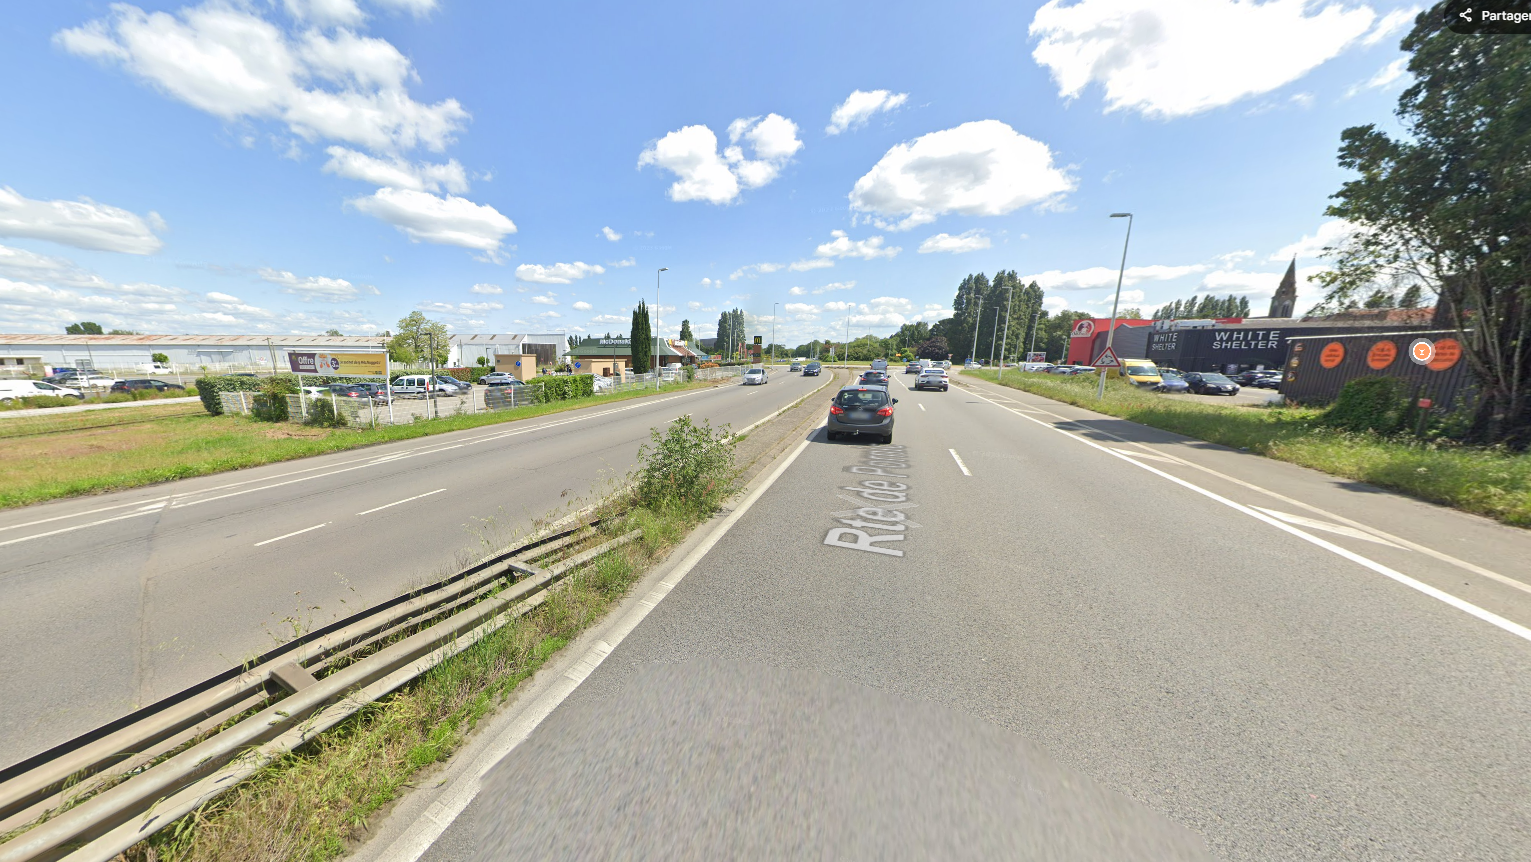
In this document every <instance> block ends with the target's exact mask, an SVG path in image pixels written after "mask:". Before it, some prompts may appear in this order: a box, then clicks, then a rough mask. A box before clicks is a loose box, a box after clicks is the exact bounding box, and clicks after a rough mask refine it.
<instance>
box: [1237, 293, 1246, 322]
mask: <svg viewBox="0 0 1531 862" xmlns="http://www.w3.org/2000/svg"><path fill="white" fill-rule="evenodd" d="M1248 316H1249V297H1247V296H1241V297H1239V309H1238V314H1236V315H1235V317H1248Z"/></svg>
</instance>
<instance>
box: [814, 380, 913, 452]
mask: <svg viewBox="0 0 1531 862" xmlns="http://www.w3.org/2000/svg"><path fill="white" fill-rule="evenodd" d="M897 403H898V399H897V398H890V397H889V396H888V390H886V389H884V388H883V387H881V386H847V387H845V388H844V389H841V390H840V391H839V392H837V393H835V397H834V399H833V400H831V401H830V402H829V422H828V425H827V429H828V431H829V439H831V440H838V439H840V438H841V437H844V436H852V437H859V436H861V435H863V434H865V435H867V436H868V437H878V438H881V439H882V442H884V443H892V442H893V405H895V404H897Z"/></svg>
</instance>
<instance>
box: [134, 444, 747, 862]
mask: <svg viewBox="0 0 1531 862" xmlns="http://www.w3.org/2000/svg"><path fill="white" fill-rule="evenodd" d="M735 448H736V446H735V441H734V438H733V437H731V436H730V435H729V434H728V433H727V428H720V429H713V428H711V427H710V426H708V425H706V424H705V423H703V424H702V425H694V424H692V422H691V421H690V419H689V417H682V418H681V419H678V420H676V421H675V422H672V423H670V424H669V425H667V426H666V427H664V428H663V429H654V430H653V432H652V439H651V442H650V444H649V445H647V446H645V447H644V448H643V449H642V450H641V451H640V454H639V465H640V466H639V469H638V470H637V472H636V473H635V474H634V475H632V476H630V477H628V480H627V481H625V482H623V483H622V484H621V485H620V486H619V487H620V488H622V490H620V491H619V492H617V493H616V494H615V495H614V496H613V497H612V498H611V499H609V500H607V501H605V502H604V503H603V504H602V505H601V507H600V511H598V512H597V513H596V514H598V515H600V516H602V517H603V520H602V522H601V524H600V527H599V530H598V531H597V532H596V534H595V535H593V536H590V537H589V539H588V541H589V542H590V543H596V542H599V541H601V540H602V539H606V538H612V537H616V536H622V535H625V534H627V533H630V532H632V531H634V530H637V531H640V532H641V537H640V538H639V539H638V540H637V541H633V542H630V543H628V544H625V545H621V546H619V547H616V548H613V549H611V550H609V551H607V552H606V553H604V554H602V555H601V556H598V557H596V558H595V559H593V560H591V561H590V562H589V563H587V564H585V565H583V566H582V567H580V568H579V569H578V570H576V571H574V572H571V573H570V574H569V575H568V577H567V578H565V579H564V580H563V581H562V582H560V583H559V584H558V585H556V586H555V587H553V588H551V589H550V590H549V592H548V593H546V594H545V595H546V598H545V600H543V601H542V602H541V603H540V604H538V605H537V606H536V607H535V608H533V609H532V610H531V611H530V612H529V613H526V614H525V615H524V616H521V617H517V618H514V619H512V620H510V621H509V622H508V623H507V624H506V625H504V626H502V627H501V628H499V629H496V630H495V631H493V632H492V633H490V634H488V635H487V636H485V637H484V638H482V639H481V640H479V641H477V642H476V643H474V644H472V645H471V646H469V647H468V648H467V649H465V650H463V651H462V652H460V653H458V654H456V655H454V656H452V657H451V658H448V659H446V660H445V661H443V662H442V663H440V664H438V665H436V666H435V667H434V668H432V669H431V670H429V671H427V672H426V673H424V674H423V675H421V676H420V677H418V678H416V679H415V680H414V681H412V682H410V683H408V684H406V685H405V686H404V687H403V688H401V689H399V690H398V691H397V692H395V693H394V694H392V695H391V696H388V697H386V698H384V699H382V700H380V701H377V702H375V703H372V704H369V705H367V706H366V707H365V708H363V709H362V710H360V711H359V712H357V713H356V714H355V715H353V716H351V717H350V718H348V719H347V720H345V721H344V722H342V723H341V724H339V725H337V726H336V727H334V728H333V729H331V730H330V731H328V732H325V733H323V734H321V735H320V736H318V737H317V738H315V739H314V740H312V741H311V742H310V743H308V744H307V745H304V746H302V747H300V748H298V749H296V750H295V751H293V752H292V753H290V754H288V755H287V756H285V757H283V758H281V759H279V760H277V761H274V762H273V763H271V764H270V765H268V766H266V767H265V768H264V769H262V770H260V771H259V772H257V773H256V774H255V775H254V776H253V777H252V778H250V779H249V780H247V781H246V782H245V783H243V784H242V785H240V786H238V787H237V788H234V789H231V790H230V791H229V792H227V793H225V794H223V795H222V796H219V797H217V798H216V799H214V800H212V801H211V802H209V803H208V804H206V805H204V806H203V807H202V808H200V809H198V810H197V811H196V812H194V813H192V814H190V815H187V816H186V817H183V818H181V820H179V821H177V822H175V823H173V824H169V825H167V826H166V827H165V828H164V829H162V831H160V832H158V833H156V834H154V835H153V836H151V837H150V838H148V840H146V841H143V842H141V843H139V844H138V845H136V846H134V847H132V848H131V849H130V850H129V851H128V852H127V853H125V854H124V857H123V858H125V859H126V860H131V862H166V860H176V862H181V860H228V859H239V860H258V862H266V860H270V862H297V860H305V862H316V861H317V860H329V859H334V858H337V857H339V856H341V855H343V854H344V853H345V851H346V847H347V845H348V843H349V842H350V841H352V840H353V839H355V838H357V837H359V836H360V835H361V834H362V833H364V831H365V829H366V827H367V822H368V820H369V818H371V817H373V816H374V815H376V814H377V812H378V811H379V810H380V809H382V808H383V807H384V806H386V805H387V804H388V803H390V802H391V801H392V800H394V799H395V798H397V797H398V796H399V795H400V794H401V793H402V792H403V791H404V789H405V788H407V787H408V786H410V784H411V783H412V782H413V781H415V780H417V779H418V778H419V776H420V773H421V771H422V770H425V769H427V768H428V767H430V766H431V765H432V764H434V763H436V762H438V761H440V760H443V759H445V758H447V757H449V756H450V755H451V754H452V753H453V752H454V751H455V750H456V749H457V748H458V746H459V745H460V744H461V743H462V742H463V740H464V739H465V737H466V736H467V734H468V733H469V732H470V731H471V730H472V729H473V728H474V727H475V726H476V725H477V723H478V722H479V721H480V720H481V719H483V718H484V717H485V716H486V715H487V714H488V713H489V712H490V711H491V710H493V709H494V708H495V707H496V706H497V705H498V704H500V703H502V702H504V701H505V700H506V698H507V697H509V696H510V695H511V694H512V693H513V692H514V690H515V688H516V687H517V686H518V685H519V684H520V683H521V682H522V681H524V680H525V679H527V678H528V677H530V676H531V675H532V674H533V673H535V672H536V671H537V669H538V668H539V667H541V666H542V665H544V664H545V663H546V662H547V661H549V659H551V658H552V657H553V656H554V655H555V654H556V653H557V652H558V651H559V650H560V649H562V648H563V647H564V646H565V645H566V644H568V643H569V642H570V641H571V640H573V639H574V637H575V636H576V635H578V634H579V633H580V632H581V631H583V630H584V629H586V628H587V627H589V626H590V625H592V624H593V623H595V622H597V621H599V620H600V619H601V618H602V617H604V616H605V615H606V614H607V613H608V612H610V611H611V610H612V609H613V608H614V607H615V606H616V605H617V603H618V602H620V601H621V600H622V598H623V597H624V596H625V595H626V594H627V592H628V590H629V589H630V588H631V587H632V585H633V584H634V583H635V582H636V581H637V580H638V579H639V577H641V575H642V574H643V572H644V571H645V570H646V569H648V568H649V567H650V566H652V565H653V564H654V563H656V562H657V561H659V560H661V559H663V558H664V557H665V556H666V555H667V554H668V553H669V552H670V550H671V549H672V548H673V547H674V546H675V545H677V544H678V543H680V542H681V541H682V540H683V539H684V538H685V536H686V535H687V534H688V533H689V532H690V531H691V530H692V529H693V528H694V527H695V526H697V525H698V524H700V523H702V522H703V521H705V520H706V519H708V518H709V517H710V516H711V515H712V514H713V513H714V512H716V511H717V509H718V507H719V506H720V505H721V503H722V502H723V501H724V500H726V499H727V498H728V497H729V496H731V495H732V494H733V493H734V492H735V491H736V490H737V489H738V487H739V477H740V470H739V467H738V466H737V464H736V457H735ZM493 595H494V593H490V594H489V595H486V596H485V598H490V597H492V596H493ZM408 634H409V632H407V631H405V632H400V633H398V634H397V635H395V636H394V637H396V638H402V637H406V636H408ZM387 642H392V640H389V641H387ZM387 642H380V643H378V644H376V645H374V646H372V647H371V648H372V649H381V648H382V647H383V646H385V645H386V643H387ZM338 666H343V665H337V667H338ZM321 672H322V671H321ZM188 744H189V743H188Z"/></svg>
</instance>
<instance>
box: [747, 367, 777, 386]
mask: <svg viewBox="0 0 1531 862" xmlns="http://www.w3.org/2000/svg"><path fill="white" fill-rule="evenodd" d="M770 382H771V379H770V378H769V377H768V376H766V370H765V369H764V368H751V369H750V370H748V371H746V372H744V385H745V386H764V385H765V384H767V383H770Z"/></svg>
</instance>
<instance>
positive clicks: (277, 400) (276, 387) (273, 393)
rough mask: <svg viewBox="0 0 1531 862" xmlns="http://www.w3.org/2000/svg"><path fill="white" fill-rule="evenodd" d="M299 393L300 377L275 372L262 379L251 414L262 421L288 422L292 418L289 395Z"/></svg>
mask: <svg viewBox="0 0 1531 862" xmlns="http://www.w3.org/2000/svg"><path fill="white" fill-rule="evenodd" d="M297 393H298V378H297V376H296V375H292V374H274V375H272V376H270V377H267V378H266V379H265V380H262V381H261V384H260V394H259V395H256V396H255V405H254V406H253V407H251V408H250V416H251V417H253V418H255V419H257V420H259V421H261V422H286V421H287V420H288V419H290V418H292V417H291V413H290V411H289V408H288V406H287V396H289V395H296V394H297Z"/></svg>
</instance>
